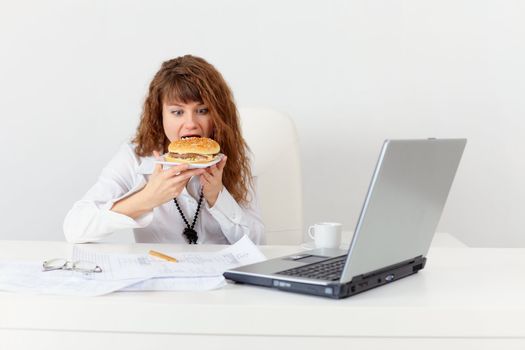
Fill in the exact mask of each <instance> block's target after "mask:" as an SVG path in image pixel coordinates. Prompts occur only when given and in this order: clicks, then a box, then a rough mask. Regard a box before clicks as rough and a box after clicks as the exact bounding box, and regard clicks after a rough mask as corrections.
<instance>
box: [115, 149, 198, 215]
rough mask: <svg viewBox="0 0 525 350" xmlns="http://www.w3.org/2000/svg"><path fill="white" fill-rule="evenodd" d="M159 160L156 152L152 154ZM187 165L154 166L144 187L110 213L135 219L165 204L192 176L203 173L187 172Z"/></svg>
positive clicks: (196, 171) (120, 202) (180, 190)
mask: <svg viewBox="0 0 525 350" xmlns="http://www.w3.org/2000/svg"><path fill="white" fill-rule="evenodd" d="M153 154H154V155H155V158H159V153H158V152H153ZM188 167H189V165H188V164H182V165H177V166H174V167H172V168H170V169H167V170H163V169H162V164H156V165H155V170H154V171H153V174H151V176H150V178H149V181H148V183H147V184H146V186H145V187H144V188H143V189H142V190H140V191H139V192H136V193H134V194H132V195H131V196H129V197H126V198H124V199H121V200H119V201H118V202H116V203H114V204H113V207H112V208H111V210H112V211H114V212H117V213H120V214H124V215H127V216H129V217H131V218H133V219H137V218H139V217H140V216H142V215H144V214H145V213H147V212H149V211H151V210H152V209H153V208H156V207H158V206H160V205H162V204H164V203H166V202H169V201H171V200H172V199H173V198H176V197H177V196H178V195H179V194H180V193H181V192H182V190H183V189H184V187H185V186H186V184H187V183H188V181H189V180H190V178H191V177H192V176H198V175H201V174H202V173H204V171H205V170H204V169H192V170H188Z"/></svg>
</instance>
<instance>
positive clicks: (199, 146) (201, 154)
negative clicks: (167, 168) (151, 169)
mask: <svg viewBox="0 0 525 350" xmlns="http://www.w3.org/2000/svg"><path fill="white" fill-rule="evenodd" d="M220 150H221V147H220V146H219V144H218V143H217V142H216V141H215V140H212V139H209V138H207V137H187V138H183V139H180V140H177V141H173V142H172V143H170V144H169V146H168V152H169V153H167V154H166V155H165V156H164V159H165V160H166V161H167V162H174V163H188V164H202V163H209V162H211V161H212V160H214V159H215V158H216V157H217V156H218V154H219V151H220Z"/></svg>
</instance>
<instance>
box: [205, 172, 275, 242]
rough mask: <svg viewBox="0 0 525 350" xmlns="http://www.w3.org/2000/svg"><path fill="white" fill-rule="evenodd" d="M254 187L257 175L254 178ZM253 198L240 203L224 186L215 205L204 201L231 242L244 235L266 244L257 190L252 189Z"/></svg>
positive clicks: (251, 196)
mask: <svg viewBox="0 0 525 350" xmlns="http://www.w3.org/2000/svg"><path fill="white" fill-rule="evenodd" d="M253 184H254V187H256V184H257V177H254V178H253ZM249 195H250V196H249V198H250V199H251V200H250V202H249V203H248V204H247V205H245V206H244V205H240V204H239V203H237V201H236V200H235V199H234V198H233V197H232V195H231V194H230V193H229V192H228V190H227V189H226V188H223V189H222V191H221V192H220V193H219V196H218V197H217V201H216V202H215V205H214V206H213V207H211V208H210V207H209V206H208V203H207V202H206V201H204V203H205V205H206V207H207V209H208V210H209V212H210V213H211V215H212V216H213V217H214V218H215V220H217V222H218V223H219V225H220V227H221V230H222V233H223V234H224V235H225V236H226V238H227V239H228V241H229V242H230V244H233V243H235V242H237V241H238V240H239V239H241V238H242V237H243V236H244V235H246V236H248V237H249V238H250V239H251V240H252V241H253V242H254V243H255V244H265V243H266V239H265V237H264V224H263V222H262V220H261V216H260V212H259V205H258V201H257V196H256V191H250V193H249Z"/></svg>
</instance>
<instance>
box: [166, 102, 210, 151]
mask: <svg viewBox="0 0 525 350" xmlns="http://www.w3.org/2000/svg"><path fill="white" fill-rule="evenodd" d="M162 124H163V126H164V133H165V134H166V136H167V137H168V139H169V140H170V142H173V141H175V140H180V139H181V138H183V137H191V136H198V137H210V136H211V133H212V131H213V125H212V120H211V115H210V113H209V110H208V106H206V105H205V104H203V103H202V102H189V103H187V104H186V103H182V102H172V103H168V104H166V103H163V104H162Z"/></svg>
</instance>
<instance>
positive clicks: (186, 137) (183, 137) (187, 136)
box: [180, 135, 201, 140]
mask: <svg viewBox="0 0 525 350" xmlns="http://www.w3.org/2000/svg"><path fill="white" fill-rule="evenodd" d="M190 137H201V135H184V136H181V137H180V138H181V140H182V139H188V138H190Z"/></svg>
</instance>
